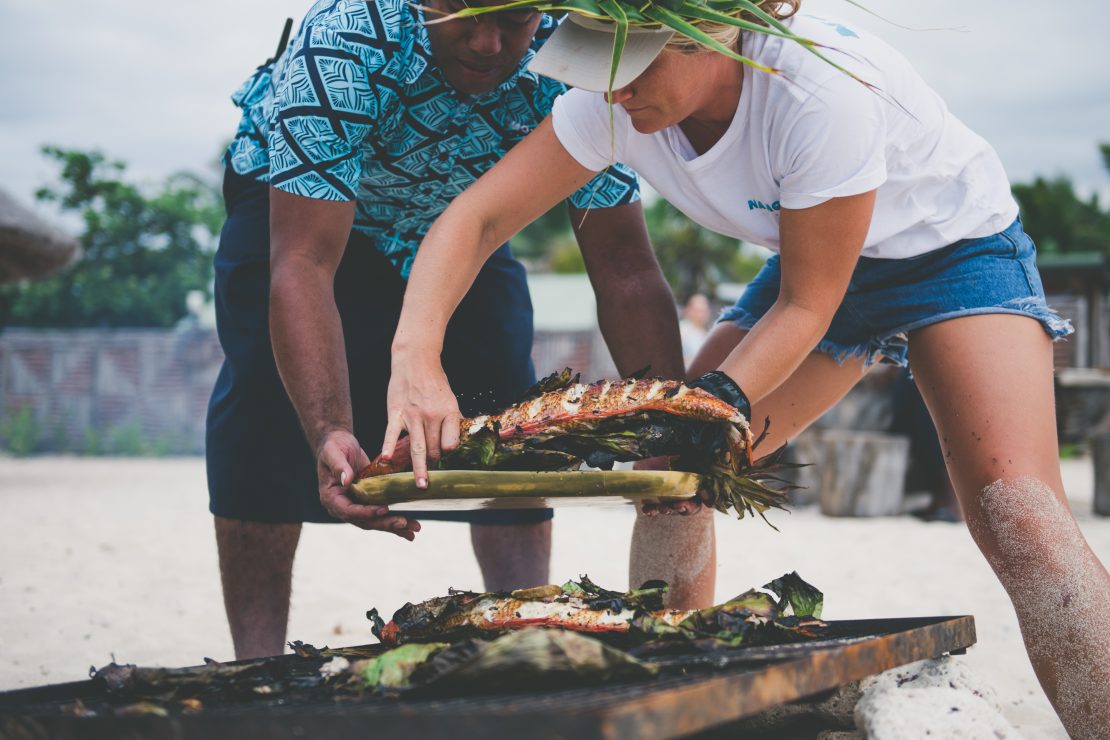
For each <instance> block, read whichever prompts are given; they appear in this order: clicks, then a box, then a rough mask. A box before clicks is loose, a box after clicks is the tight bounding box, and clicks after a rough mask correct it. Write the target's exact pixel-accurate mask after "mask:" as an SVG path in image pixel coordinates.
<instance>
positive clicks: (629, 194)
mask: <svg viewBox="0 0 1110 740" xmlns="http://www.w3.org/2000/svg"><path fill="white" fill-rule="evenodd" d="M551 123H552V126H553V128H554V129H555V138H557V139H558V140H559V143H560V144H562V145H563V148H564V149H566V150H567V153H568V154H570V156H571V157H573V158H574V160H575V161H576V162H578V163H579V164H580V165H582V166H583V167H585V168H586V169H588V170H593V171H595V172H598V175H597V176H596V177H594V178H593V179H592V180H590V181H589V182H588V183H586V184H585V185H584V186H583V187H582V188H581V189H580V190H578V191H577V192H575V193H574V194H573V195H571V196H570V198H568V199H567V202H569V203H570V204H571V205H572V206H574V207H575V208H610V207H612V206H620V205H625V204H626V203H635V202H636V201H638V200H639V199H640V180H639V178H638V177H637V176H636V173H635V172H633V171H632V170H631V169H630V168H629V167H628V166H626V165H624V164H621V163H619V162H617V161H616V160H617V158H618V151H620V150H622V149H623V146H621V144H623V140H624V136H625V134H626V133H627V132H626V131H625V129H624V127H623V126H621V124H622V123H623V120H622V119H621V117H620V112H619V111H614V120H613V123H612V125H610V119H609V106H608V104H607V103H606V102H605V99H604V97H602V96H601V95H599V94H598V93H591V92H588V91H586V90H569V91H568V92H566V93H564V94H563V95H561V96H559V98H558V99H557V100H556V101H555V105H554V107H553V108H552V111H551Z"/></svg>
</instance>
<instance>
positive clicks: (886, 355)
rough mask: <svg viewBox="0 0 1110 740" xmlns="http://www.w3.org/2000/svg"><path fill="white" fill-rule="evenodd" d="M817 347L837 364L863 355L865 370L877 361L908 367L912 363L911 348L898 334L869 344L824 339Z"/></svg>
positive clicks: (874, 340) (873, 340)
mask: <svg viewBox="0 0 1110 740" xmlns="http://www.w3.org/2000/svg"><path fill="white" fill-rule="evenodd" d="M815 349H816V350H817V351H818V352H821V353H823V354H826V355H829V356H830V357H832V358H833V359H834V360H836V364H837V365H843V364H844V363H845V362H847V361H848V360H855V359H858V358H861V357H862V358H863V369H864V370H867V369H868V368H870V367H871V366H872V365H874V364H875V363H876V362H881V363H883V364H885V365H897V366H898V367H907V366H908V365H909V364H910V361H909V349H908V347H907V346H906V344H905V341H904V340H902V341H901V342H899V337H898V335H897V334H895V335H894V336H891V337H888V338H887V339H885V340H879V339H872V340H870V341H869V342H868V343H867V344H843V343H841V342H834V341H833V340H831V339H822V340H821V341H820V342H818V343H817V347H816V348H815Z"/></svg>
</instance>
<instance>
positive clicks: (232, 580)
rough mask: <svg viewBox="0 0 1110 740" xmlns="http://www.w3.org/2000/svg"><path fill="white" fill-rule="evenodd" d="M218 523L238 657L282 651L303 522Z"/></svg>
mask: <svg viewBox="0 0 1110 740" xmlns="http://www.w3.org/2000/svg"><path fill="white" fill-rule="evenodd" d="M215 521H216V549H217V550H218V551H219V558H220V582H221V584H222V585H223V592H224V609H225V610H226V611H227V623H228V626H229V627H230V628H231V641H232V644H234V646H235V657H236V658H237V659H239V660H244V659H246V658H262V657H266V656H269V655H281V654H282V653H283V652H285V631H286V629H287V627H288V622H289V599H290V596H291V595H292V588H293V556H294V555H295V554H296V552H297V543H298V542H299V541H300V537H301V525H300V524H272V523H269V522H248V521H242V520H239V519H226V518H224V517H219V516H217V517H215Z"/></svg>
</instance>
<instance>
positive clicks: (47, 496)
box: [0, 457, 1110, 738]
mask: <svg viewBox="0 0 1110 740" xmlns="http://www.w3.org/2000/svg"><path fill="white" fill-rule="evenodd" d="M1063 469H1064V480H1065V482H1066V484H1067V485H1068V488H1069V496H1070V498H1071V503H1072V507H1073V509H1074V510H1075V512H1076V515H1077V517H1078V518H1079V521H1080V526H1081V527H1082V529H1083V531H1084V533H1085V534H1086V536H1087V537H1088V539H1089V540H1090V542H1091V544H1092V546H1093V547H1094V550H1095V552H1096V553H1097V554H1098V555H1099V557H1101V558H1102V560H1103V562H1110V519H1107V518H1099V517H1096V516H1094V515H1093V514H1092V512H1091V496H1092V490H1091V489H1092V480H1091V467H1090V464H1089V462H1087V461H1085V460H1075V461H1066V462H1065V463H1064V464H1063ZM207 503H208V502H207V494H206V486H205V475H204V462H203V460H202V459H200V458H181V459H169V460H154V459H104V458H101V459H93V458H68V457H55V458H34V459H26V460H15V459H0V506H2V511H3V516H2V517H0V603H2V604H3V612H2V616H0V654H2V655H3V656H4V657H3V660H2V661H0V689H11V688H16V687H22V686H33V685H38V684H45V683H55V682H60V681H71V680H78V679H82V678H84V677H86V676H87V671H88V668H89V666H90V665H98V666H99V665H103V664H105V663H107V662H109V661H110V660H111V659H112V657H113V656H114V657H115V659H116V660H118V661H120V662H131V663H139V664H147V665H164V666H180V665H192V664H196V663H199V662H200V661H201V659H202V658H203V657H205V656H208V657H212V658H215V659H218V660H225V659H230V658H231V657H233V656H232V650H231V641H230V638H229V636H228V633H227V627H226V623H225V621H224V614H223V604H222V600H221V596H220V588H219V577H218V570H217V563H216V549H215V540H214V535H213V532H212V520H211V516H210V515H209V514H208V511H207ZM632 519H633V512H632V510H631V508H608V509H591V510H585V509H572V510H562V511H560V512H559V513H558V514H557V515H556V519H555V544H554V555H553V564H552V572H551V575H552V580H554V581H556V582H561V581H563V580H566V579H567V578H570V577H572V576H576V575H579V574H582V573H587V574H589V576H590V577H591V578H592V579H594V580H595V581H596V582H597V583H599V584H602V585H605V586H607V587H609V588H624V587H625V586H626V585H627V581H628V574H627V558H628V554H627V553H628V542H629V536H630V533H631V528H632ZM773 521H774V522H775V523H776V525H777V526H779V528H780V529H781V532H775V531H774V530H772V529H771V528H769V527H767V526H766V525H764V524H763V523H762V522H760V521H751V520H744V521H735V520H732V519H729V518H727V517H724V516H720V518H719V521H718V523H717V525H718V529H717V532H718V539H719V557H718V563H719V573H718V589H717V597H718V600H720V599H723V598H726V597H729V596H731V595H734V594H735V593H739V592H741V591H743V590H745V589H747V588H749V587H751V586H757V585H759V584H761V583H765V582H766V581H768V580H770V579H772V578H774V577H776V576H778V575H781V574H782V573H784V572H787V571H791V570H797V571H798V572H799V573H800V574H801V575H802V576H803V577H804V578H806V579H807V580H809V581H810V582H812V583H813V584H815V585H816V586H818V587H819V588H821V589H822V590H823V591H824V592H825V614H824V616H825V617H826V618H830V619H849V618H868V617H904V616H927V615H948V614H973V615H974V616H975V618H976V622H977V625H978V633H979V644H978V645H977V646H976V647H974V648H973V649H972V650H971V651H969V653H968V654H967V655H966V656H965V657H964V658H961V660H966V661H967V663H968V666H969V667H971V668H972V669H973V670H974V671H975V672H976V673H977V674H978V675H979V676H980V677H981V678H982V680H983V681H984V682H985V683H987V684H989V685H990V686H992V687H993V688H994V689H995V690H996V691H997V693H998V695H999V697H1000V699H1001V700H1002V701H1003V705H1004V713H1005V715H1006V717H1007V719H1008V720H1009V721H1010V722H1011V723H1012V724H1013V725H1014V726H1015V727H1016V728H1017V729H1018V730H1019V731H1021V732H1022V733H1023V734H1024V735H1025V736H1026V737H1029V738H1064V737H1066V735H1065V733H1064V730H1063V727H1062V726H1061V725H1060V723H1059V722H1058V721H1057V720H1056V718H1055V715H1054V714H1053V713H1052V710H1051V707H1050V706H1049V704H1048V702H1047V700H1046V699H1045V698H1044V697H1043V695H1042V694H1041V692H1040V689H1039V687H1038V686H1037V683H1036V679H1035V677H1034V675H1033V671H1032V669H1031V668H1030V666H1029V664H1028V662H1027V660H1026V657H1025V653H1024V650H1023V648H1022V643H1021V638H1020V635H1019V632H1018V626H1017V621H1016V619H1015V618H1014V615H1013V611H1012V609H1011V607H1010V605H1009V601H1008V600H1007V598H1006V595H1005V593H1004V592H1003V590H1002V587H1001V586H1000V585H999V584H998V583H997V582H996V581H995V579H994V577H993V574H992V573H991V572H990V570H989V568H988V566H987V564H986V562H985V561H984V560H983V558H982V557H981V556H980V555H979V552H978V551H977V550H976V549H975V547H974V545H973V544H972V542H971V538H970V537H969V535H968V534H967V531H966V529H965V528H964V527H963V525H953V524H944V523H929V524H926V523H923V522H920V521H918V520H916V519H913V518H910V517H898V518H889V519H830V518H827V517H823V516H821V515H820V514H819V513H818V512H817V511H816V510H815V509H802V510H797V511H795V512H793V513H792V514H789V515H788V514H784V513H781V512H779V513H776V514H775V515H774V516H773ZM481 585H482V584H481V580H480V577H479V573H478V568H477V565H476V564H475V562H474V559H473V556H472V555H471V552H470V544H469V535H468V532H467V529H466V527H464V526H460V525H454V524H446V523H438V522H428V523H426V524H425V525H424V531H423V532H422V533H421V534H420V535H419V536H418V538H417V540H416V542H415V543H413V544H409V543H407V542H404V541H402V540H400V539H398V538H395V537H392V536H388V535H383V534H379V533H366V532H363V531H361V530H358V529H356V528H354V527H349V526H330V525H308V526H307V527H306V529H305V533H304V536H303V537H302V539H301V545H300V551H299V553H298V559H297V566H296V572H295V577H294V586H293V588H294V596H293V608H292V615H291V623H290V628H289V637H290V639H299V640H304V641H305V642H310V643H313V644H315V645H317V646H322V645H330V646H333V647H334V646H340V645H354V644H361V643H365V642H370V641H372V638H371V637H370V633H369V629H368V624H367V622H366V620H365V618H364V614H365V612H366V609H367V608H368V607H371V606H377V607H378V608H379V609H380V610H381V611H383V612H386V613H391V612H392V611H393V610H394V609H396V608H397V607H399V606H401V605H402V604H403V603H404V602H405V601H409V600H413V601H416V600H421V599H424V598H427V597H430V596H434V595H438V594H441V593H444V592H445V591H446V589H447V588H448V587H450V586H455V587H459V588H475V589H477V588H480V587H481Z"/></svg>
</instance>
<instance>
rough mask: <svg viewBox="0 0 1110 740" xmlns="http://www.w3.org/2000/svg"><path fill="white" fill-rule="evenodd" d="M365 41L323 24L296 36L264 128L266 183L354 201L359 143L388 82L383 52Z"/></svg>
mask: <svg viewBox="0 0 1110 740" xmlns="http://www.w3.org/2000/svg"><path fill="white" fill-rule="evenodd" d="M374 6H375V4H374V3H367V4H366V8H368V9H370V8H373V7H374ZM368 12H376V11H374V10H368ZM379 27H380V26H379ZM371 41H373V39H371V38H366V37H364V36H360V35H359V34H354V33H350V32H344V31H342V30H340V29H336V28H330V27H329V26H328V25H327V23H326V22H324V23H321V24H319V25H316V26H314V27H312V28H310V29H307V30H306V32H305V33H304V35H303V36H302V37H300V38H298V43H299V48H297V49H296V50H295V51H294V52H293V55H292V57H291V59H290V61H289V65H288V67H287V70H286V72H285V75H284V77H283V79H282V80H281V82H280V83H279V86H278V90H277V97H276V102H275V110H274V114H273V115H274V117H273V123H272V125H271V127H270V136H269V149H270V184H271V185H273V186H274V187H276V188H279V189H281V190H284V191H286V192H288V193H293V194H295V195H302V196H305V197H308V198H316V199H319V200H331V201H348V200H354V199H355V194H356V192H357V187H358V180H359V176H360V175H361V157H360V156H359V155H360V149H361V145H362V142H363V140H364V139H365V138H366V135H367V134H368V133H369V132H370V130H371V129H372V128H373V127H374V125H375V123H376V121H377V120H378V117H379V115H380V113H381V110H380V108H381V100H382V97H383V94H384V93H385V90H387V89H388V88H389V85H388V83H389V82H390V81H389V80H388V79H386V76H385V67H386V62H387V57H388V51H389V49H388V48H385V49H384V50H383V47H382V45H381V44H379V45H377V46H371V45H370V42H371ZM394 86H395V85H394Z"/></svg>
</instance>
